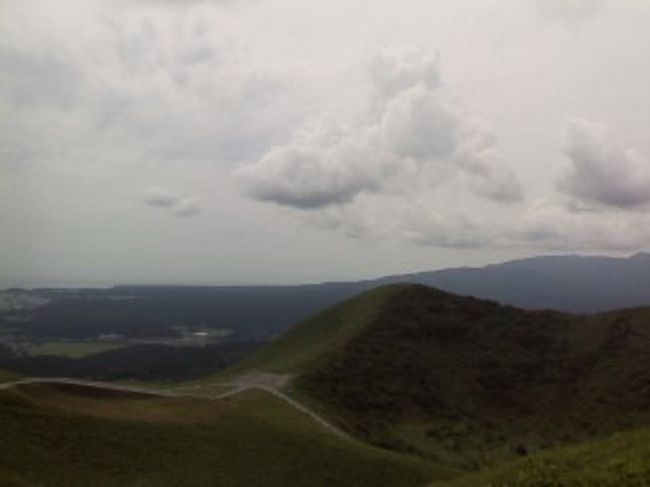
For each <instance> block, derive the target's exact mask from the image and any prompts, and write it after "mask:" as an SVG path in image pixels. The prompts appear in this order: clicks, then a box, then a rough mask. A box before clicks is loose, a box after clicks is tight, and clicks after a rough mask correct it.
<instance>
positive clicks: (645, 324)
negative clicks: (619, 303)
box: [234, 285, 650, 470]
mask: <svg viewBox="0 0 650 487" xmlns="http://www.w3.org/2000/svg"><path fill="white" fill-rule="evenodd" d="M246 369H247V370H252V369H254V370H259V371H268V372H281V373H290V374H295V376H296V377H295V379H294V382H293V388H294V394H298V395H300V396H301V397H302V398H303V400H305V401H308V402H310V403H311V404H312V405H313V406H314V407H316V408H318V409H320V410H321V411H322V412H324V413H325V414H326V415H328V416H329V417H330V419H332V420H333V421H335V422H336V423H338V424H339V425H340V426H341V427H343V428H344V429H346V430H347V431H349V432H351V433H353V434H355V435H356V436H357V437H359V438H363V439H364V440H367V441H369V442H371V443H374V444H376V445H381V446H385V447H389V448H392V449H397V450H401V451H404V452H408V453H413V454H416V455H420V456H422V457H425V458H428V459H429V460H432V461H433V462H435V463H437V464H444V465H450V466H453V467H457V468H462V469H467V470H476V469H479V468H482V467H484V466H486V465H492V464H496V463H498V462H501V461H504V460H508V459H512V458H514V457H517V456H518V455H524V454H530V453H534V452H537V451H540V450H546V449H550V448H553V447H557V446H561V445H567V444H577V443H580V442H583V441H588V440H591V439H594V438H600V437H605V436H607V435H610V434H613V433H615V432H617V431H620V430H623V429H630V428H636V427H638V426H642V425H647V424H650V309H648V308H638V309H632V310H625V311H618V312H610V313H605V314H600V315H590V316H582V315H571V314H563V313H559V312H551V311H524V310H520V309H517V308H513V307H509V306H503V305H499V304H497V303H495V302H490V301H484V300H479V299H475V298H469V297H461V296H455V295H452V294H448V293H445V292H442V291H438V290H435V289H432V288H426V287H423V286H417V285H393V286H385V287H381V288H378V289H375V290H373V291H370V292H368V293H365V294H363V295H361V296H358V297H356V298H353V299H352V300H350V301H347V302H345V303H343V304H341V305H339V306H336V307H334V308H331V309H329V310H326V311H324V312H321V313H319V314H318V315H316V316H315V317H313V318H311V319H309V320H307V321H306V322H304V323H303V324H301V325H299V326H297V327H295V328H294V329H292V330H290V331H289V332H288V333H286V334H285V335H283V336H282V337H280V338H279V339H278V340H277V341H276V342H274V343H272V344H271V345H270V346H269V347H268V348H266V349H263V350H262V351H261V352H260V353H258V354H257V355H255V356H254V357H253V358H251V359H250V360H248V361H247V362H245V363H244V364H243V365H242V366H240V367H238V368H236V369H235V370H234V372H235V373H236V372H240V371H242V370H246Z"/></svg>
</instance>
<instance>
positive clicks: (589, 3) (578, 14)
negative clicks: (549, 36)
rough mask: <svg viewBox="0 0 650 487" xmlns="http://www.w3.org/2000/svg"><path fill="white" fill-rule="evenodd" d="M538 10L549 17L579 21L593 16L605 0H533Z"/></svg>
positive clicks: (603, 4)
mask: <svg viewBox="0 0 650 487" xmlns="http://www.w3.org/2000/svg"><path fill="white" fill-rule="evenodd" d="M535 1H536V4H537V8H538V9H539V11H540V12H541V13H542V14H544V15H546V16H548V17H549V18H556V19H561V20H566V21H570V22H580V21H584V20H587V19H589V18H591V17H593V16H595V15H596V14H597V13H598V12H600V10H601V9H602V8H603V7H604V6H605V4H606V3H607V0H535Z"/></svg>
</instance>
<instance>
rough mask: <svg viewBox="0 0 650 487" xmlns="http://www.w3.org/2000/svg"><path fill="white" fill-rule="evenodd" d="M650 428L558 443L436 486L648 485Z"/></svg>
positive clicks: (649, 475)
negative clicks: (575, 442)
mask: <svg viewBox="0 0 650 487" xmlns="http://www.w3.org/2000/svg"><path fill="white" fill-rule="evenodd" d="M648 485H650V429H647V428H644V429H639V430H636V431H626V432H623V433H617V434H615V435H612V436H611V437H609V438H606V439H601V440H594V441H590V442H587V443H584V444H581V445H578V446H571V447H562V448H557V449H554V450H551V451H548V452H543V453H540V454H537V455H534V456H533V457H530V458H526V459H522V460H517V461H514V462H507V463H505V464H503V465H499V466H497V467H495V468H490V469H486V470H485V471H483V472H480V473H477V474H471V475H466V476H462V477H460V478H458V479H455V480H453V481H442V482H435V483H434V484H432V486H431V487H481V486H486V487H487V486H490V487H540V486H554V487H560V486H562V487H593V486H598V487H647V486H648Z"/></svg>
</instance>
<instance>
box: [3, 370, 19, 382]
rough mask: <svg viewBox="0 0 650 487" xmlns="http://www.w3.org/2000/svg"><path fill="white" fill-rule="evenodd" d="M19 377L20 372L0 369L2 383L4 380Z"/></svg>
mask: <svg viewBox="0 0 650 487" xmlns="http://www.w3.org/2000/svg"><path fill="white" fill-rule="evenodd" d="M19 378H20V376H19V375H18V374H15V373H13V372H7V371H6V370H0V384H2V383H3V382H11V381H14V380H16V379H19Z"/></svg>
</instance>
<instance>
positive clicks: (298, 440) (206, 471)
mask: <svg viewBox="0 0 650 487" xmlns="http://www.w3.org/2000/svg"><path fill="white" fill-rule="evenodd" d="M441 474H442V473H441V472H438V471H436V470H435V469H433V468H432V467H431V466H429V465H427V464H425V463H424V462H422V461H419V460H417V459H413V458H409V457H406V456H404V455H399V454H395V453H391V452H386V451H382V450H379V449H376V448H373V447H370V446H367V445H364V444H361V443H358V442H354V441H350V440H345V439H341V438H339V437H337V436H334V435H332V434H330V433H329V432H327V431H324V430H323V429H322V427H321V426H320V425H318V424H316V423H315V422H313V421H312V420H311V419H310V418H308V417H307V416H305V415H302V414H300V413H299V412H297V411H296V410H295V409H293V408H292V407H291V406H289V405H287V404H286V403H284V402H282V401H280V400H279V399H276V398H274V397H272V396H269V395H268V394H266V393H263V392H246V393H242V394H238V395H236V396H232V397H231V398H229V399H227V400H225V399H224V400H219V401H214V400H211V401H208V400H199V399H182V398H156V397H153V396H145V395H140V394H133V393H120V392H116V391H110V390H103V389H97V388H87V387H81V386H78V385H69V384H60V385H42V384H32V385H29V386H21V387H20V388H12V389H8V390H1V391H0V484H1V485H8V486H32V485H34V486H35V485H48V486H66V487H74V486H87V485H93V486H118V485H119V486H136V485H137V486H138V487H146V486H156V487H159V486H163V487H164V486H181V487H183V486H192V487H199V486H201V487H202V486H206V485H210V486H228V487H232V486H247V487H248V486H274V485H278V486H285V485H297V486H320V485H322V486H329V485H356V486H366V485H367V486H375V485H378V482H383V481H384V480H385V481H386V482H387V484H389V485H396V486H417V485H424V484H426V483H428V482H430V481H431V480H433V479H435V478H437V477H440V475H441Z"/></svg>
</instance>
